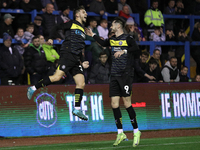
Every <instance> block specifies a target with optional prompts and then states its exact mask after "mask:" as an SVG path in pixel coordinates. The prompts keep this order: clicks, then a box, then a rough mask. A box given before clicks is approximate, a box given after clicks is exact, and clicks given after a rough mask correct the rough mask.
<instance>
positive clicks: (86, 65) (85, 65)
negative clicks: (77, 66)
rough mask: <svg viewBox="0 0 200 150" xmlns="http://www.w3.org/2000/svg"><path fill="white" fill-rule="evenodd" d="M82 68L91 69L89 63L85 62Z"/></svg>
mask: <svg viewBox="0 0 200 150" xmlns="http://www.w3.org/2000/svg"><path fill="white" fill-rule="evenodd" d="M82 66H83V68H84V69H86V68H88V67H89V61H84V62H83V63H82Z"/></svg>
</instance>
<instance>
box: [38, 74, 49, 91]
mask: <svg viewBox="0 0 200 150" xmlns="http://www.w3.org/2000/svg"><path fill="white" fill-rule="evenodd" d="M51 83H52V82H51V80H50V79H49V77H46V78H44V79H42V80H40V81H39V82H38V83H37V84H36V85H35V87H36V89H39V88H41V87H45V86H47V85H49V84H51Z"/></svg>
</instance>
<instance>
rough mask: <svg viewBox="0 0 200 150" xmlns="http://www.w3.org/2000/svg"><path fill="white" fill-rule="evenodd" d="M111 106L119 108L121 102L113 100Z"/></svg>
mask: <svg viewBox="0 0 200 150" xmlns="http://www.w3.org/2000/svg"><path fill="white" fill-rule="evenodd" d="M111 106H112V108H118V107H119V104H118V103H117V102H114V101H112V102H111Z"/></svg>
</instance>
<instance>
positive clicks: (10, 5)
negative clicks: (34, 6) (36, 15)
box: [0, 0, 19, 9]
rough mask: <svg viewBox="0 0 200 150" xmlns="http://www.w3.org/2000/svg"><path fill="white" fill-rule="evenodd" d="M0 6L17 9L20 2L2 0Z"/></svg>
mask: <svg viewBox="0 0 200 150" xmlns="http://www.w3.org/2000/svg"><path fill="white" fill-rule="evenodd" d="M0 8H5V9H9V8H10V9H16V8H19V3H18V2H17V1H16V0H1V1H0Z"/></svg>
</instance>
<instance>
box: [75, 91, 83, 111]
mask: <svg viewBox="0 0 200 150" xmlns="http://www.w3.org/2000/svg"><path fill="white" fill-rule="evenodd" d="M82 97H83V89H75V108H77V109H78V108H80V106H81V100H82Z"/></svg>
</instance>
